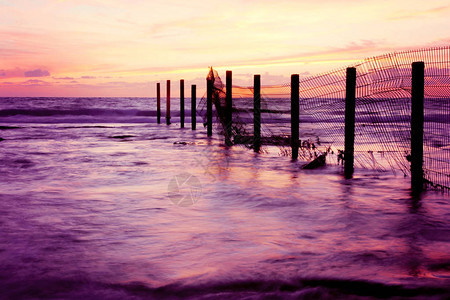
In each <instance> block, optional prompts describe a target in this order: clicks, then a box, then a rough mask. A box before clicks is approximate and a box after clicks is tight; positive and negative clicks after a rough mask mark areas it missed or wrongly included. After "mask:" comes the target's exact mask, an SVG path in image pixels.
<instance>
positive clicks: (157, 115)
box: [156, 82, 161, 124]
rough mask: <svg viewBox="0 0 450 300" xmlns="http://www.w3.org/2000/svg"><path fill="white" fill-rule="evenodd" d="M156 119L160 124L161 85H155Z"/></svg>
mask: <svg viewBox="0 0 450 300" xmlns="http://www.w3.org/2000/svg"><path fill="white" fill-rule="evenodd" d="M156 119H157V122H158V124H161V84H160V83H159V82H158V83H157V84H156Z"/></svg>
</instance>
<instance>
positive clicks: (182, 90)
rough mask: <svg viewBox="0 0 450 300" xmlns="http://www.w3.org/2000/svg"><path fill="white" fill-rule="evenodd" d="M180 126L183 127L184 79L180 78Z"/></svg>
mask: <svg viewBox="0 0 450 300" xmlns="http://www.w3.org/2000/svg"><path fill="white" fill-rule="evenodd" d="M180 127H181V128H184V80H183V79H181V80H180Z"/></svg>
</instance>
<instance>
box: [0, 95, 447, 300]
mask: <svg viewBox="0 0 450 300" xmlns="http://www.w3.org/2000/svg"><path fill="white" fill-rule="evenodd" d="M175 101H176V100H175ZM154 102H155V101H154V99H143V98H117V99H115V98H113V99H111V98H79V99H75V98H54V99H50V98H42V99H18V98H3V99H0V123H1V124H0V126H2V127H0V128H1V130H0V137H1V138H3V139H4V140H3V141H1V142H0V146H1V147H0V159H1V164H0V177H1V178H2V180H1V182H0V224H1V226H0V292H1V293H0V298H2V299H172V298H177V297H178V298H191V299H215V298H225V299H236V298H245V299H260V298H274V299H286V298H287V299H298V298H342V299H367V298H377V297H394V298H395V297H412V298H418V299H422V298H435V299H441V298H442V299H443V298H445V297H448V296H450V290H449V288H448V286H449V285H450V251H449V249H450V248H449V246H450V221H449V220H450V201H449V196H448V195H446V194H441V193H438V192H435V191H427V192H425V193H424V195H423V196H422V198H421V199H414V198H411V197H410V195H409V194H410V190H409V178H404V177H403V175H402V176H395V175H394V174H393V173H392V172H381V173H380V172H375V171H372V170H363V169H357V170H356V174H355V178H354V179H351V180H345V179H344V178H343V175H342V170H341V169H340V167H337V166H328V167H326V168H322V169H318V170H311V171H306V170H301V169H300V167H301V165H302V164H304V162H301V161H300V162H291V161H290V159H289V157H284V156H279V153H278V150H277V148H270V147H268V148H266V153H263V154H254V153H253V152H252V151H251V150H248V149H245V148H243V147H239V146H235V147H232V148H227V147H225V145H224V144H223V138H221V137H220V136H219V135H214V136H213V137H212V138H210V139H208V138H207V137H206V130H205V129H204V128H203V126H202V124H198V130H197V131H191V130H190V129H189V128H186V129H180V128H179V124H178V123H177V119H176V116H177V114H178V112H176V111H174V112H173V114H172V115H173V116H175V117H174V119H173V122H174V124H172V125H170V126H166V125H165V124H156V123H155V119H156V118H155V115H156V114H155V111H154V109H153V106H154ZM172 107H173V108H175V107H176V104H173V106H172ZM13 109H15V110H20V111H16V112H12V111H11V110H13ZM74 111H75V112H76V113H74ZM37 112H38V113H37ZM162 121H163V122H164V119H162ZM188 122H189V120H186V126H187V127H189V126H188V125H189V123H188ZM199 122H201V119H200V118H199Z"/></svg>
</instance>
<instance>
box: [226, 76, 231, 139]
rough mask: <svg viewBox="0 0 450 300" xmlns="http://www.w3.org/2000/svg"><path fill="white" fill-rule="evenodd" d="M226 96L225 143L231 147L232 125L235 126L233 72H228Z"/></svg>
mask: <svg viewBox="0 0 450 300" xmlns="http://www.w3.org/2000/svg"><path fill="white" fill-rule="evenodd" d="M226 76H227V78H226V95H225V103H226V112H225V118H226V137H225V143H226V144H227V145H229V146H230V145H231V144H232V143H233V142H232V140H231V137H232V135H233V131H232V125H233V90H232V89H233V84H232V76H233V73H232V72H231V71H227V72H226Z"/></svg>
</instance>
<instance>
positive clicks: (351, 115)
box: [344, 68, 356, 179]
mask: <svg viewBox="0 0 450 300" xmlns="http://www.w3.org/2000/svg"><path fill="white" fill-rule="evenodd" d="M355 101H356V68H347V78H346V90H345V149H344V173H345V178H347V179H349V178H352V177H353V171H354V166H353V163H354V159H355V158H354V150H355Z"/></svg>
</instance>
